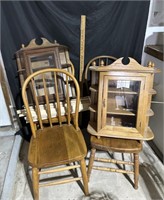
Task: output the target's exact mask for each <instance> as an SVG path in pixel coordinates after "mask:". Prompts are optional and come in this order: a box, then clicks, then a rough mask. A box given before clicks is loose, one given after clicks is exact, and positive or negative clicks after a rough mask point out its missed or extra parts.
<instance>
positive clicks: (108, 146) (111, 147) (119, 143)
mask: <svg viewBox="0 0 164 200" xmlns="http://www.w3.org/2000/svg"><path fill="white" fill-rule="evenodd" d="M115 60H117V58H115V57H113V56H105V55H103V56H97V57H95V58H93V59H91V60H90V61H89V62H88V64H87V66H86V68H85V72H84V79H85V83H86V86H87V89H88V91H89V84H88V78H89V67H90V66H91V65H92V66H107V65H110V64H111V63H112V62H114V61H115ZM92 74H93V73H92ZM95 76H96V74H95ZM97 78H98V77H90V79H91V80H92V82H94V80H95V79H97ZM89 93H90V92H88V94H89ZM91 95H92V94H91ZM91 98H92V96H91ZM90 117H91V118H92V117H93V116H92V115H91V116H90ZM89 133H90V135H91V137H90V144H91V154H90V159H89V165H88V172H87V174H88V180H89V178H90V175H91V171H92V169H96V170H104V171H111V172H119V173H124V174H126V173H130V174H134V188H135V189H137V188H138V177H139V152H140V151H141V150H142V143H141V142H140V141H137V140H130V139H120V138H109V137H102V136H101V137H96V136H94V135H92V132H89ZM97 150H99V151H106V152H110V151H111V152H119V153H121V154H124V153H130V154H132V155H133V157H134V159H133V160H131V161H125V160H117V159H116V158H113V159H105V158H96V157H95V154H96V151H97ZM94 161H100V162H107V163H108V162H109V163H115V164H116V168H111V167H103V166H102V167H100V166H93V163H94ZM122 164H123V165H124V167H125V165H127V164H128V165H132V166H133V167H134V168H133V170H125V169H124V168H121V165H122ZM117 167H118V168H117Z"/></svg>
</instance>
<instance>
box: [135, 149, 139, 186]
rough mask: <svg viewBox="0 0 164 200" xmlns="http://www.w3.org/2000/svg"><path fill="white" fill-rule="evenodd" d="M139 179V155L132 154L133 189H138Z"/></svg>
mask: <svg viewBox="0 0 164 200" xmlns="http://www.w3.org/2000/svg"><path fill="white" fill-rule="evenodd" d="M138 179H139V154H138V153H134V188H135V189H138Z"/></svg>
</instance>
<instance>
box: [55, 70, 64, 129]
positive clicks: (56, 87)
mask: <svg viewBox="0 0 164 200" xmlns="http://www.w3.org/2000/svg"><path fill="white" fill-rule="evenodd" d="M57 76H58V74H57V73H54V82H55V94H56V103H57V109H56V110H57V117H58V120H59V124H60V125H61V124H62V119H61V105H60V98H59V91H58V88H59V86H58V81H57Z"/></svg>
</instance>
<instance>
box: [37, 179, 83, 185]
mask: <svg viewBox="0 0 164 200" xmlns="http://www.w3.org/2000/svg"><path fill="white" fill-rule="evenodd" d="M79 180H82V178H81V177H78V178H71V179H65V180H61V181H55V182H51V183H43V184H39V187H45V186H52V185H59V184H64V183H70V182H73V181H79Z"/></svg>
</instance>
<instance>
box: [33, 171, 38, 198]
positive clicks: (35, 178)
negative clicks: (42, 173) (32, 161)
mask: <svg viewBox="0 0 164 200" xmlns="http://www.w3.org/2000/svg"><path fill="white" fill-rule="evenodd" d="M38 171H39V170H38V169H37V168H32V179H33V181H32V182H33V193H34V199H35V200H39V174H38Z"/></svg>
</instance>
